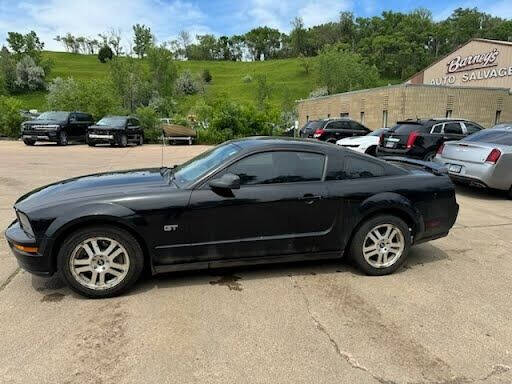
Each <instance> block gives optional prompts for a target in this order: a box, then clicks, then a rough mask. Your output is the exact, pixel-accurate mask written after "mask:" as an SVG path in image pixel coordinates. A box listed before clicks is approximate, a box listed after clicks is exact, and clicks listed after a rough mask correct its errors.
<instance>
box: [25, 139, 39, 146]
mask: <svg viewBox="0 0 512 384" xmlns="http://www.w3.org/2000/svg"><path fill="white" fill-rule="evenodd" d="M23 142H24V143H25V145H28V146H30V147H32V146H34V145H35V144H36V141H35V140H30V139H24V140H23Z"/></svg>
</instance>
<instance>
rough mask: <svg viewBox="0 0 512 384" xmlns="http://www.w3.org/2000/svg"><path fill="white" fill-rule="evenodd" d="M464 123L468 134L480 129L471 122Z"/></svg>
mask: <svg viewBox="0 0 512 384" xmlns="http://www.w3.org/2000/svg"><path fill="white" fill-rule="evenodd" d="M464 124H465V125H466V129H467V130H468V135H471V134H472V133H475V132H478V131H481V130H482V128H481V127H479V126H477V125H475V124H472V123H464Z"/></svg>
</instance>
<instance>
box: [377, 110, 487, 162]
mask: <svg viewBox="0 0 512 384" xmlns="http://www.w3.org/2000/svg"><path fill="white" fill-rule="evenodd" d="M481 129H483V127H482V126H480V125H478V124H476V123H473V122H471V121H467V120H463V119H428V120H427V119H423V120H422V119H418V120H412V119H411V120H404V121H399V122H397V124H396V125H395V126H394V127H393V128H391V129H390V130H389V131H387V132H385V133H383V134H382V135H381V136H380V140H379V145H378V147H377V156H405V157H411V158H415V159H421V160H426V161H432V160H433V159H434V157H435V156H436V152H437V150H438V149H439V147H440V146H441V144H443V143H444V142H445V141H450V140H460V139H462V138H464V137H466V136H468V135H470V134H472V133H475V132H478V131H480V130H481Z"/></svg>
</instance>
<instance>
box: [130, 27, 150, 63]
mask: <svg viewBox="0 0 512 384" xmlns="http://www.w3.org/2000/svg"><path fill="white" fill-rule="evenodd" d="M133 35H134V36H133V43H134V46H133V51H134V52H135V53H136V54H137V56H138V57H139V58H143V57H144V56H145V55H146V52H147V51H148V49H149V47H151V46H152V45H153V44H154V40H155V39H154V37H153V34H152V33H151V28H149V27H146V26H145V25H144V24H142V25H140V24H135V25H134V26H133Z"/></svg>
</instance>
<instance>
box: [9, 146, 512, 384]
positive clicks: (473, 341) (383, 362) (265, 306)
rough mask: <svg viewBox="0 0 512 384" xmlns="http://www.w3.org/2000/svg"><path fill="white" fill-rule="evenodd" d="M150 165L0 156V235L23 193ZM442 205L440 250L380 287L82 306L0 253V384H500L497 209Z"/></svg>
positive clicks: (119, 154)
mask: <svg viewBox="0 0 512 384" xmlns="http://www.w3.org/2000/svg"><path fill="white" fill-rule="evenodd" d="M205 148H206V147H204V146H192V147H190V146H181V145H180V146H171V147H166V148H165V151H164V161H165V163H166V165H172V164H174V163H180V162H183V161H185V160H186V159H188V158H190V157H192V156H193V155H195V154H198V153H200V152H201V151H203V150H205ZM160 161H161V147H160V146H157V145H145V146H143V147H130V148H125V149H121V148H110V147H102V148H89V147H87V146H84V145H71V146H68V147H57V146H54V145H38V146H36V147H26V146H24V145H23V144H22V143H19V142H0V228H1V229H2V230H3V229H5V228H6V227H7V225H8V224H9V223H10V222H11V221H12V220H13V219H14V211H13V210H12V205H13V203H14V201H15V200H16V199H17V198H18V197H19V196H20V195H21V194H23V193H24V192H28V191H30V190H31V189H33V188H35V187H38V186H41V185H43V184H48V183H51V182H53V181H57V180H59V179H63V178H68V177H72V176H77V175H83V174H88V173H94V172H100V171H110V170H118V169H128V168H140V167H155V166H156V167H158V166H160ZM457 198H458V202H459V204H460V213H459V218H458V220H457V223H456V225H455V227H454V229H453V230H452V231H451V233H450V235H449V237H447V238H444V239H440V240H437V241H434V242H431V243H429V244H423V245H420V246H418V247H415V248H413V250H412V252H411V254H410V257H409V259H408V261H407V263H406V265H405V267H404V268H402V269H401V270H399V271H398V272H397V273H395V274H394V275H391V276H385V277H367V276H364V275H362V274H360V273H359V272H358V271H357V270H356V269H355V268H354V267H352V266H351V265H350V264H347V263H341V262H322V263H301V264H290V265H280V266H271V267H254V268H244V269H230V270H220V271H213V272H188V273H173V274H167V275H163V276H158V277H145V278H143V279H142V281H140V282H139V283H138V284H137V286H136V288H135V289H134V290H132V291H131V292H129V293H128V294H127V295H124V296H122V297H118V298H114V299H107V300H87V299H84V298H81V297H79V296H77V295H75V294H74V293H72V292H71V291H70V290H69V289H68V288H66V287H65V286H64V284H63V283H62V282H61V280H60V279H59V278H58V277H53V278H51V279H43V278H39V277H34V276H31V275H30V274H28V273H25V272H23V271H22V270H20V269H19V268H18V267H17V265H16V262H15V259H14V257H13V256H11V254H10V252H9V251H8V247H7V244H6V241H5V239H2V240H1V241H0V263H1V268H0V335H1V336H0V383H96V384H100V383H141V382H147V383H195V382H197V383H199V382H201V383H203V382H205V383H381V384H384V383H387V384H391V383H444V384H455V383H477V382H478V383H480V382H484V383H511V382H512V236H511V234H512V202H511V201H508V200H506V198H505V197H504V196H502V195H497V194H489V193H485V192H481V191H475V190H472V189H468V188H458V196H457Z"/></svg>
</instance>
